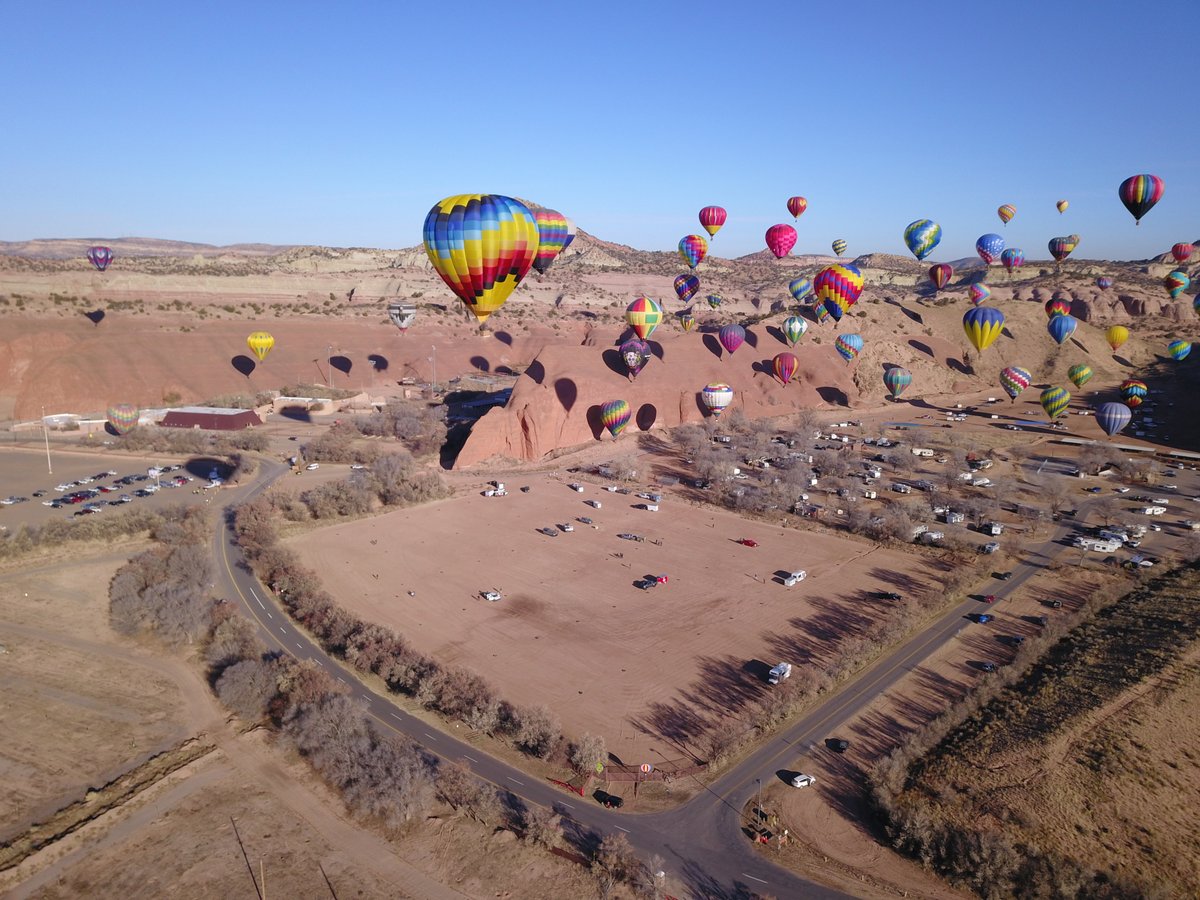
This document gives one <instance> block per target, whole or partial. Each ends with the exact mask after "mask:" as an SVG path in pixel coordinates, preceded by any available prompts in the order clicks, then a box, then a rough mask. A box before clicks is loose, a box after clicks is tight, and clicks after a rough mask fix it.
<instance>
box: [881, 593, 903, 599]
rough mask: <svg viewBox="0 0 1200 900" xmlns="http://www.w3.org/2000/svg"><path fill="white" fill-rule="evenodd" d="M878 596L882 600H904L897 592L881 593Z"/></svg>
mask: <svg viewBox="0 0 1200 900" xmlns="http://www.w3.org/2000/svg"><path fill="white" fill-rule="evenodd" d="M878 596H879V599H880V600H900V599H902V598H901V597H900V595H899V594H897V593H896V592H895V591H880V592H879V594H878Z"/></svg>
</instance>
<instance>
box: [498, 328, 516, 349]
mask: <svg viewBox="0 0 1200 900" xmlns="http://www.w3.org/2000/svg"><path fill="white" fill-rule="evenodd" d="M493 334H494V335H495V338H496V340H498V341H499V342H500V343H502V344H507V345H508V346H509V347H511V346H512V343H513V336H512V335H511V334H509V333H508V332H507V331H496V332H493Z"/></svg>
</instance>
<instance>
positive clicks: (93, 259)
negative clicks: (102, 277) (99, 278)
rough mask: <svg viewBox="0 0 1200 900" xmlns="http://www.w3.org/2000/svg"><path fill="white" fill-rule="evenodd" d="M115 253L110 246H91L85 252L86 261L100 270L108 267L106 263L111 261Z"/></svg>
mask: <svg viewBox="0 0 1200 900" xmlns="http://www.w3.org/2000/svg"><path fill="white" fill-rule="evenodd" d="M115 255H116V254H115V253H113V252H112V248H111V247H92V248H91V249H90V250H88V252H87V258H88V262H90V263H91V264H92V265H93V266H95V267H96V268H97V269H99V270H100V271H101V272H103V271H104V270H105V269H107V268H108V264H109V263H110V262H112V261H113V257H114V256H115Z"/></svg>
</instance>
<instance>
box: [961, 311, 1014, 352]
mask: <svg viewBox="0 0 1200 900" xmlns="http://www.w3.org/2000/svg"><path fill="white" fill-rule="evenodd" d="M1003 330H1004V313H1002V312H1000V310H998V309H996V308H995V307H994V306H977V307H975V308H974V309H968V310H967V311H966V312H965V313H964V314H963V331H964V332H965V333H966V335H967V340H968V341H970V342H971V345H972V346H973V347H974V348H975V349H976V350H978V351H979V352H980V353H982V352H983V351H984V350H986V349H987V348H988V347H990V346H992V344H994V343H995V342H996V338H998V337H1000V333H1001V332H1002V331H1003Z"/></svg>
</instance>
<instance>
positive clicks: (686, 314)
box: [678, 309, 696, 332]
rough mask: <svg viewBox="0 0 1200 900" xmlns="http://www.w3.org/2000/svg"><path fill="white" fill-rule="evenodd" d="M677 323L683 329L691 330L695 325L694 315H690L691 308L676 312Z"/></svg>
mask: <svg viewBox="0 0 1200 900" xmlns="http://www.w3.org/2000/svg"><path fill="white" fill-rule="evenodd" d="M678 316H679V324H680V325H682V326H683V330H684V331H685V332H686V331H691V330H692V329H693V328H695V327H696V317H695V316H693V315H692V311H691V309H685V310H683V311H682V312H680V313H678Z"/></svg>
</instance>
